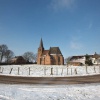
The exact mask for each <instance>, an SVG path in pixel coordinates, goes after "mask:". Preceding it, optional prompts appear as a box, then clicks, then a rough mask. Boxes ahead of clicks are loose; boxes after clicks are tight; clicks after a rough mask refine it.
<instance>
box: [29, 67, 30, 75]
mask: <svg viewBox="0 0 100 100" xmlns="http://www.w3.org/2000/svg"><path fill="white" fill-rule="evenodd" d="M29 75H30V67H29Z"/></svg>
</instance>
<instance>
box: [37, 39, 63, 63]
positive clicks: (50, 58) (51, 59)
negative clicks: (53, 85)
mask: <svg viewBox="0 0 100 100" xmlns="http://www.w3.org/2000/svg"><path fill="white" fill-rule="evenodd" d="M37 64H40V65H63V64H64V57H63V55H62V53H61V51H60V49H59V47H50V49H49V50H45V49H44V46H43V41H42V39H41V41H40V46H39V48H38V56H37Z"/></svg>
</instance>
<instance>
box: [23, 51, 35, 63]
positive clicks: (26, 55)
mask: <svg viewBox="0 0 100 100" xmlns="http://www.w3.org/2000/svg"><path fill="white" fill-rule="evenodd" d="M23 58H24V59H25V60H26V61H27V62H33V60H34V58H35V57H34V54H33V52H25V53H24V54H23Z"/></svg>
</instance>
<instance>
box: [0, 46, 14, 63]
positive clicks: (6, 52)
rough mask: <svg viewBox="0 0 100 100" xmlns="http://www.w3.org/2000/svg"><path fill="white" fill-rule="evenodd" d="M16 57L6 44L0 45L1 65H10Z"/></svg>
mask: <svg viewBox="0 0 100 100" xmlns="http://www.w3.org/2000/svg"><path fill="white" fill-rule="evenodd" d="M12 57H14V52H13V51H12V50H10V49H9V48H8V46H7V45H6V44H2V45H0V63H8V62H9V61H10V60H11V58H12Z"/></svg>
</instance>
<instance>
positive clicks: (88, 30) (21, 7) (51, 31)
mask: <svg viewBox="0 0 100 100" xmlns="http://www.w3.org/2000/svg"><path fill="white" fill-rule="evenodd" d="M41 37H42V39H43V42H44V47H45V49H49V48H50V47H57V46H59V47H60V49H61V51H62V54H63V55H64V57H68V56H72V55H83V54H94V53H95V52H97V53H100V0H0V44H7V46H8V47H9V49H11V50H12V51H13V52H14V53H15V55H16V56H18V55H22V54H23V53H25V52H27V51H31V52H34V53H37V48H38V47H39V43H40V39H41Z"/></svg>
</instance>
